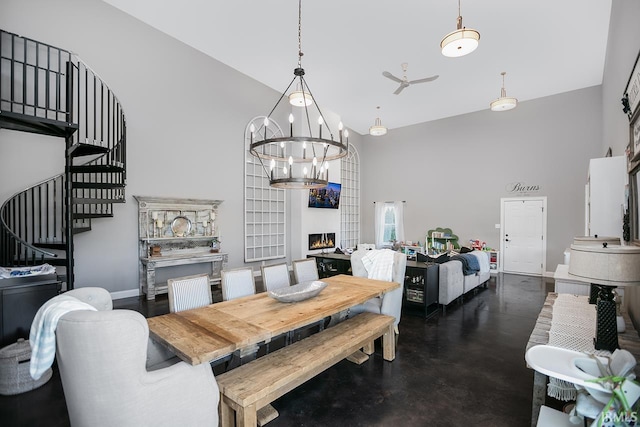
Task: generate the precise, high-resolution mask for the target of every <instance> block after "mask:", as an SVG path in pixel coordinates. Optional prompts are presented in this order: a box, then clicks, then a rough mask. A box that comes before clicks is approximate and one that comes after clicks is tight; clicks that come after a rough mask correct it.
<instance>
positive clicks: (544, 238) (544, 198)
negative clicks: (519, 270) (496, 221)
mask: <svg viewBox="0 0 640 427" xmlns="http://www.w3.org/2000/svg"><path fill="white" fill-rule="evenodd" d="M537 200H539V201H542V242H543V245H542V271H541V274H540V275H541V276H545V275H546V273H547V196H531V197H501V198H500V265H501V267H502V268H501V269H502V270H503V271H504V238H505V236H504V204H505V202H517V201H525V202H532V201H537ZM523 274H524V273H523Z"/></svg>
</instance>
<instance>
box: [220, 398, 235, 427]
mask: <svg viewBox="0 0 640 427" xmlns="http://www.w3.org/2000/svg"><path fill="white" fill-rule="evenodd" d="M235 424H236V421H235V411H234V410H233V409H231V407H230V406H229V405H227V403H226V402H225V401H224V396H223V395H220V426H221V427H233V426H234V425H235Z"/></svg>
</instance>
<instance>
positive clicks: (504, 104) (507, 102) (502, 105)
mask: <svg viewBox="0 0 640 427" xmlns="http://www.w3.org/2000/svg"><path fill="white" fill-rule="evenodd" d="M500 74H501V75H502V89H500V98H498V99H496V100H495V101H493V102H492V103H491V104H489V105H490V107H491V111H507V110H512V109H514V108H516V106H517V105H518V100H517V99H516V98H511V97H508V96H507V91H506V90H505V88H504V76H505V74H507V73H506V72H505V71H503V72H502V73H500Z"/></svg>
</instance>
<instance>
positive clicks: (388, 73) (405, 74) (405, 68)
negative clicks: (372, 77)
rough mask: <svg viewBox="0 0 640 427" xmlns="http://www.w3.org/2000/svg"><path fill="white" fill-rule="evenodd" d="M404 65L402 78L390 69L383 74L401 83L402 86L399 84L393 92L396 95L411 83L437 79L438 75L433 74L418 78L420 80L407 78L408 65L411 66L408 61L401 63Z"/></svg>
mask: <svg viewBox="0 0 640 427" xmlns="http://www.w3.org/2000/svg"><path fill="white" fill-rule="evenodd" d="M401 66H402V73H403V76H402V78H401V79H399V78H398V77H396V76H394V75H393V74H391V73H390V72H388V71H383V72H382V75H383V76H385V77H386V78H388V79H391V80H393V81H394V82H396V83H400V86H398V89H396V91H395V92H393V94H394V95H398V94H399V93H400V92H402V90H403V89H404V88H406V87H409V86H410V85H413V84H416V83H426V82H431V81H434V80H435V79H437V78H438V77H440V76H438V75H435V76H431V77H425V78H424V79H418V80H408V79H407V67H408V66H409V64H408V63H406V62H403V63H402V64H401Z"/></svg>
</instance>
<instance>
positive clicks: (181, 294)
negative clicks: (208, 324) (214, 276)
mask: <svg viewBox="0 0 640 427" xmlns="http://www.w3.org/2000/svg"><path fill="white" fill-rule="evenodd" d="M167 289H168V293H169V311H170V312H172V313H173V312H176V311H184V310H191V309H192V308H198V307H204V306H207V305H210V304H211V303H213V299H212V297H211V286H210V285H209V275H208V274H198V275H195V276H186V277H177V278H175V279H169V280H168V281H167Z"/></svg>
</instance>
